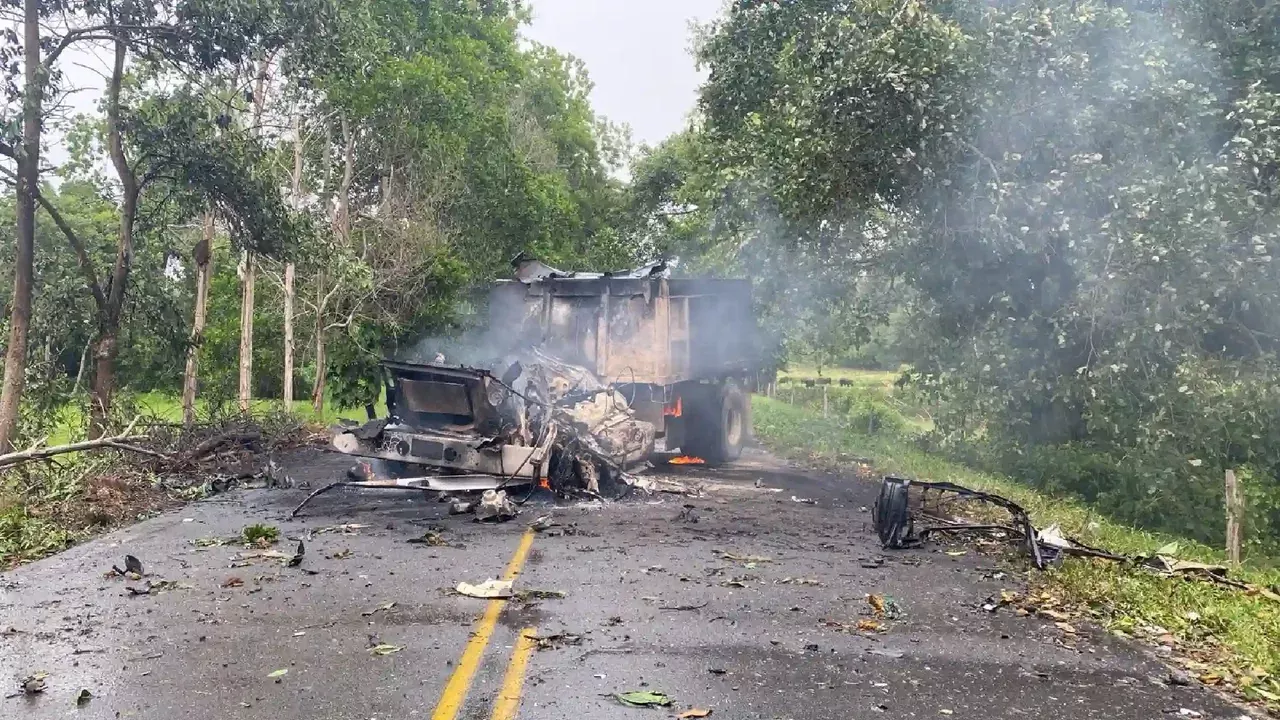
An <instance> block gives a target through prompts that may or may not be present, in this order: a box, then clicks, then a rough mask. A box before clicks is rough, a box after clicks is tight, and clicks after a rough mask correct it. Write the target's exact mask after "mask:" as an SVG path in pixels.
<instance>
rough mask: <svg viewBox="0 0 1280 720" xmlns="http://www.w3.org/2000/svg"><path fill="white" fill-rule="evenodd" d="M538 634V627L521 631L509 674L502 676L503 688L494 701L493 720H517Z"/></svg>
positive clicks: (509, 667) (508, 669) (508, 670)
mask: <svg viewBox="0 0 1280 720" xmlns="http://www.w3.org/2000/svg"><path fill="white" fill-rule="evenodd" d="M537 634H538V629H537V628H525V629H524V630H521V631H520V639H518V640H516V649H515V652H513V653H512V654H511V664H510V665H507V674H506V676H505V677H503V678H502V690H501V691H500V692H499V693H498V699H497V700H495V701H494V703H493V720H516V711H518V710H519V709H520V691H521V690H522V689H524V671H525V668H526V667H528V666H529V656H530V655H532V654H533V649H534V648H535V647H537V644H538V643H537V641H536V640H534V637H536V636H537Z"/></svg>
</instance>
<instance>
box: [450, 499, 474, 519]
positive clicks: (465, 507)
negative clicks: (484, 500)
mask: <svg viewBox="0 0 1280 720" xmlns="http://www.w3.org/2000/svg"><path fill="white" fill-rule="evenodd" d="M475 509H476V503H474V502H467V501H466V500H454V501H453V504H452V505H450V506H449V514H450V515H468V514H470V513H472V512H474V511H475Z"/></svg>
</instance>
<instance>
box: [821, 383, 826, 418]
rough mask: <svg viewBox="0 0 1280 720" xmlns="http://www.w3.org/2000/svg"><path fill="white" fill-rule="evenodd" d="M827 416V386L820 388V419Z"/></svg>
mask: <svg viewBox="0 0 1280 720" xmlns="http://www.w3.org/2000/svg"><path fill="white" fill-rule="evenodd" d="M826 416H827V386H826V385H823V386H822V417H824V418H825V417H826Z"/></svg>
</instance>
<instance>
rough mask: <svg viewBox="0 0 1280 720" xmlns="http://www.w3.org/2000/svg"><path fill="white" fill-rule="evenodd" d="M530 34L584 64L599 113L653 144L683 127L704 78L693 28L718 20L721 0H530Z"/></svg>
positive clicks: (637, 140)
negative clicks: (693, 50) (693, 51)
mask: <svg viewBox="0 0 1280 720" xmlns="http://www.w3.org/2000/svg"><path fill="white" fill-rule="evenodd" d="M529 4H530V6H531V7H532V10H533V23H532V25H531V26H529V27H527V28H525V35H526V36H528V37H529V38H530V39H533V40H536V41H538V42H540V43H543V44H545V45H551V46H552V47H554V48H556V49H557V50H560V51H561V52H566V53H569V54H570V55H575V56H577V57H579V58H581V59H582V60H583V61H584V62H586V64H587V72H588V73H589V74H590V75H591V80H592V81H593V82H594V83H595V90H594V91H593V92H592V94H591V102H592V105H593V106H594V107H595V111H596V113H597V114H600V115H603V116H605V117H606V118H608V119H609V120H611V121H613V122H617V123H626V124H628V125H630V126H631V129H632V138H633V140H635V142H636V143H637V144H640V143H648V144H650V145H652V144H656V143H658V142H660V141H661V140H662V139H663V138H665V137H667V136H668V135H670V134H672V133H674V132H676V131H678V130H680V129H681V128H683V127H684V125H685V121H686V119H687V118H688V115H689V112H690V111H691V110H692V109H693V106H694V101H695V99H696V97H697V90H698V85H699V84H701V82H702V79H703V77H702V75H701V74H700V73H699V72H698V71H697V70H696V69H695V67H694V60H693V55H692V54H691V53H690V43H691V40H692V34H691V32H690V30H691V28H690V23H691V22H693V21H697V22H706V21H708V20H711V19H713V18H715V17H716V15H717V14H718V13H719V10H720V7H721V5H722V0H529Z"/></svg>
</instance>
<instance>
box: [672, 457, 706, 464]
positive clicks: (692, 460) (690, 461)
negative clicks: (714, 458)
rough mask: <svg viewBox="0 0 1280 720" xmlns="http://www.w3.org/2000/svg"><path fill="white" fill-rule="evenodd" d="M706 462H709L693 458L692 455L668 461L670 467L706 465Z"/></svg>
mask: <svg viewBox="0 0 1280 720" xmlns="http://www.w3.org/2000/svg"><path fill="white" fill-rule="evenodd" d="M706 462H707V461H706V460H703V459H702V458H700V457H693V456H692V455H681V456H680V457H674V458H671V459H670V460H668V461H667V464H668V465H705V464H706Z"/></svg>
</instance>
